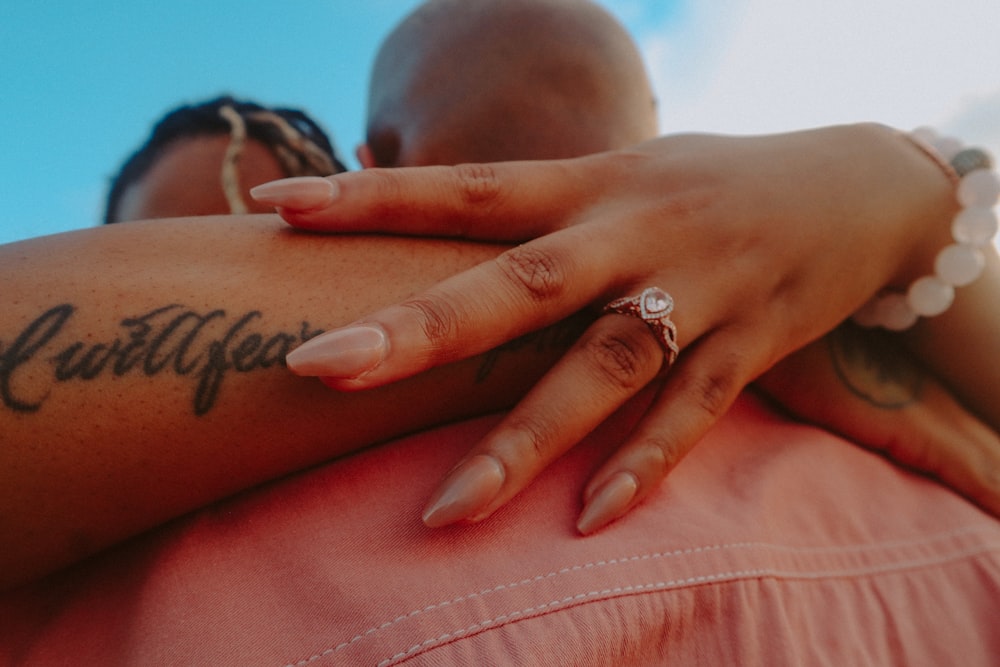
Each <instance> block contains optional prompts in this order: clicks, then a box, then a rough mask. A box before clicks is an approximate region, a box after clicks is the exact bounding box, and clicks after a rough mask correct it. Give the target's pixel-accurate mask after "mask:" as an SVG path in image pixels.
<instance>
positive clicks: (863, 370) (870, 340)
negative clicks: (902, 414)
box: [826, 322, 925, 409]
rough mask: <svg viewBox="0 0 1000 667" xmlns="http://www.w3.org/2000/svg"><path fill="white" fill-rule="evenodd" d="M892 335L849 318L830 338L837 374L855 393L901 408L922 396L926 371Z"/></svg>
mask: <svg viewBox="0 0 1000 667" xmlns="http://www.w3.org/2000/svg"><path fill="white" fill-rule="evenodd" d="M891 336H892V335H891V334H889V333H887V332H884V331H876V330H872V329H863V328H861V327H859V326H857V325H856V324H854V323H852V322H845V323H844V324H841V325H840V326H839V327H837V328H836V329H834V330H833V331H831V332H830V334H829V335H828V336H827V337H826V340H827V344H828V350H829V353H830V360H831V362H832V363H833V367H834V369H835V370H836V372H837V376H838V377H839V378H840V381H841V382H843V383H844V386H846V387H847V389H848V390H850V391H851V393H853V394H854V395H855V396H857V397H859V398H861V399H862V400H864V401H866V402H868V403H870V404H871V405H874V406H876V407H879V408H885V409H899V408H904V407H906V406H907V405H910V404H912V403H914V402H916V401H919V400H920V396H921V392H922V390H923V384H924V378H925V372H924V370H923V368H921V367H920V365H919V364H918V363H917V362H916V360H915V359H914V358H913V357H912V355H910V354H909V353H907V352H906V351H905V350H904V349H902V348H901V347H900V344H899V342H898V340H895V339H893V338H892V337H891Z"/></svg>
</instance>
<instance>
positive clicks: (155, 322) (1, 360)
mask: <svg viewBox="0 0 1000 667" xmlns="http://www.w3.org/2000/svg"><path fill="white" fill-rule="evenodd" d="M75 313H76V309H75V308H74V307H73V306H72V305H70V304H62V305H59V306H55V307H54V308H51V309H49V310H48V311H46V312H44V313H42V314H41V315H39V316H38V318H36V319H35V320H34V321H33V322H31V323H30V324H29V325H28V326H27V327H25V328H24V330H23V331H21V332H20V333H19V334H18V335H17V336H15V337H14V339H13V340H12V341H11V342H10V343H9V344H8V343H7V342H6V341H3V340H0V400H2V401H3V404H4V406H5V407H6V408H8V409H10V410H14V411H17V412H26V413H31V412H37V411H38V410H40V409H41V407H42V405H43V404H44V403H45V401H46V399H47V398H48V397H49V396H50V394H51V386H52V385H54V384H57V383H65V382H73V381H88V380H95V379H97V378H100V377H103V376H117V377H121V376H124V375H128V374H142V375H145V376H147V377H153V376H156V375H160V374H165V373H170V374H174V375H177V376H182V377H190V378H191V379H192V381H193V382H194V394H193V399H192V406H193V409H194V412H195V414H197V415H203V414H205V413H207V412H208V411H209V410H211V409H212V407H213V406H214V405H215V403H216V400H217V399H218V396H219V390H220V388H221V386H222V381H223V379H224V377H225V376H226V375H227V374H228V373H248V372H250V371H254V370H261V369H266V368H271V367H272V366H276V365H284V362H285V355H286V354H288V352H289V351H291V350H292V348H294V347H295V346H297V345H299V344H300V343H302V342H304V341H306V340H308V339H309V338H312V337H313V336H316V335H317V334H319V333H321V332H320V331H319V330H316V329H313V328H312V327H311V326H310V325H309V323H308V322H305V321H303V322H302V324H301V326H300V328H299V330H298V331H296V332H287V331H278V332H274V331H263V330H262V329H263V327H262V326H261V319H262V314H261V313H260V312H259V311H256V310H252V311H249V312H246V313H242V314H240V315H237V316H234V315H230V314H229V313H227V312H226V311H224V310H212V311H208V312H198V311H195V310H192V309H189V308H186V307H184V306H181V305H178V304H172V305H169V306H164V307H162V308H157V309H155V310H151V311H149V312H148V313H145V314H143V315H139V316H136V317H126V318H124V319H123V320H121V322H119V325H118V326H119V329H118V331H117V333H116V334H115V335H114V337H113V338H112V339H111V340H108V341H102V342H96V343H95V342H89V341H88V342H84V341H82V340H74V339H73V337H72V335H71V333H70V330H71V329H72V319H73V316H74V315H75ZM39 365H40V366H41V367H42V369H43V373H44V376H45V377H48V378H51V382H50V383H48V386H47V387H46V388H45V389H44V390H42V391H41V392H39V391H38V390H37V389H36V390H35V393H34V394H33V395H28V393H29V392H27V391H26V390H24V389H23V388H20V387H19V383H18V378H19V376H20V375H21V374H22V373H24V372H25V371H27V370H28V369H32V368H34V369H36V370H37V368H38V367H39Z"/></svg>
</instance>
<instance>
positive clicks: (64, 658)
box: [0, 396, 1000, 667]
mask: <svg viewBox="0 0 1000 667" xmlns="http://www.w3.org/2000/svg"><path fill="white" fill-rule="evenodd" d="M637 407H638V406H636V405H632V406H630V407H629V409H627V410H625V411H624V412H623V414H619V415H616V416H615V417H614V418H613V419H612V420H610V421H609V422H608V423H607V424H605V425H604V426H603V427H602V428H601V429H600V430H599V431H598V432H597V433H595V434H594V435H593V436H592V437H591V438H589V439H588V440H587V442H586V443H584V444H583V445H582V446H580V447H578V448H576V449H575V450H573V451H572V452H571V453H570V454H568V455H567V456H566V457H564V458H563V459H562V460H561V461H559V462H558V463H557V464H556V465H555V466H553V467H552V468H551V469H550V470H549V471H548V472H547V473H546V474H545V475H544V476H543V478H542V479H540V480H539V481H538V483H536V484H535V485H533V486H532V487H531V488H530V489H529V490H528V491H526V492H525V493H524V494H522V495H521V496H520V497H519V498H518V499H517V500H516V502H514V503H513V504H512V505H511V506H510V507H509V508H507V509H505V510H503V511H501V512H500V513H499V514H498V515H496V516H495V517H493V518H492V519H491V520H490V521H488V522H486V523H484V524H481V525H478V526H461V527H454V528H448V529H438V530H429V529H426V528H424V527H423V526H422V524H421V523H420V521H419V510H420V508H421V505H422V503H423V501H424V499H425V498H426V497H427V496H428V494H429V492H430V491H431V489H432V487H433V486H434V485H435V484H436V482H437V481H438V480H439V479H440V478H441V476H442V475H443V474H444V472H445V471H446V470H447V468H448V467H449V466H450V465H451V464H452V463H453V462H454V461H455V460H456V459H457V457H458V456H459V455H460V454H461V453H462V452H463V451H464V450H465V449H466V448H467V447H468V446H469V444H470V443H471V442H473V441H474V440H475V439H476V438H477V437H479V436H480V435H481V434H483V433H484V432H485V431H486V430H487V429H488V428H489V427H490V426H491V425H492V424H493V423H495V419H496V418H495V417H491V418H484V419H478V420H474V421H469V422H465V423H461V424H456V425H453V426H449V427H446V428H442V429H439V430H436V431H431V432H427V433H423V434H420V435H416V436H413V437H409V438H405V439H402V440H400V441H398V442H396V443H393V444H392V445H391V446H385V447H380V448H377V449H373V450H370V451H367V452H364V453H361V454H359V455H357V456H354V457H352V458H350V459H347V460H344V461H341V462H338V463H336V464H333V465H328V466H325V467H322V468H319V469H316V470H314V471H311V472H308V473H305V474H301V475H298V476H295V477H293V478H290V479H288V480H284V481H282V482H279V483H275V484H273V485H271V486H269V487H268V488H264V489H260V490H256V491H254V492H250V493H247V494H245V495H243V496H241V497H239V498H236V499H233V500H231V501H228V502H226V503H222V504H220V505H218V506H216V507H214V508H211V509H208V510H205V511H202V512H199V513H197V514H195V515H194V516H191V517H188V518H186V519H184V520H181V521H179V522H177V523H175V524H173V525H171V526H169V527H166V528H164V529H161V530H158V531H156V532H155V533H153V534H150V535H148V536H145V537H143V538H141V539H139V540H136V541H134V542H132V543H130V544H128V545H126V546H124V547H122V548H119V549H117V550H115V551H112V552H109V553H108V554H105V555H104V556H102V557H99V558H97V559H94V560H92V561H90V562H88V563H85V564H83V565H81V566H79V567H76V568H74V569H72V570H69V571H67V572H65V573H62V574H60V575H57V576H54V577H51V578H49V579H48V580H46V581H43V582H40V583H38V584H36V585H33V586H30V587H27V588H25V589H22V590H19V591H16V592H14V593H10V594H7V595H6V596H4V597H2V598H0V659H2V660H3V662H4V663H5V664H26V665H52V664H88V665H97V664H99V665H126V664H127V665H167V664H172V665H179V664H184V665H265V666H269V667H270V666H273V667H283V666H285V665H315V666H316V667H321V666H324V665H342V664H347V665H383V666H388V665H397V664H406V665H542V664H544V665H626V664H634V665H653V664H666V663H667V662H669V664H672V665H674V664H676V665H701V664H704V665H735V664H743V665H754V664H759V665H893V664H898V665H907V666H912V665H935V666H938V665H945V664H949V665H951V664H954V665H963V666H968V665H987V664H997V663H998V662H1000V635H998V633H997V632H996V630H997V628H998V627H1000V523H998V522H997V521H995V520H994V519H992V518H990V517H988V516H986V515H985V514H984V513H983V512H981V511H979V510H978V509H976V508H975V507H973V506H972V505H970V504H968V503H966V502H965V501H963V500H962V499H960V498H958V497H957V496H955V495H953V494H951V493H950V492H948V491H947V490H945V489H943V488H941V487H939V486H937V485H936V484H934V483H931V482H929V481H926V480H924V479H922V478H919V477H917V476H913V475H910V474H908V473H905V472H903V471H900V470H898V469H896V468H895V467H893V466H892V465H890V464H888V463H887V462H885V461H883V460H882V459H881V458H879V457H878V456H876V455H873V454H871V453H869V452H866V451H864V450H862V449H860V448H857V447H854V446H852V445H849V444H846V443H844V442H843V441H841V440H839V439H838V438H835V437H833V436H831V435H829V434H826V433H824V432H822V431H819V430H816V429H813V428H810V427H806V426H801V425H796V424H790V423H788V422H786V421H784V420H783V419H781V418H779V417H778V416H776V415H775V414H773V413H771V412H770V411H769V410H768V409H767V408H765V407H764V406H763V405H761V404H760V403H758V402H757V401H756V400H755V399H754V398H752V397H749V396H744V397H742V398H741V399H740V400H739V401H738V402H737V404H736V405H735V406H734V408H733V409H732V410H731V411H730V413H729V415H727V416H726V418H724V419H723V420H722V422H721V423H720V424H719V425H718V427H717V428H715V429H714V430H713V431H712V433H711V434H710V435H709V436H708V437H707V438H706V439H705V441H704V442H703V443H702V444H701V445H700V446H699V447H698V448H697V449H696V450H695V451H694V452H693V453H692V454H691V455H690V456H689V457H688V458H687V459H686V460H685V461H684V462H683V463H682V464H681V466H680V468H678V470H677V471H676V472H675V473H674V474H673V475H672V476H671V477H670V479H669V480H668V482H667V483H666V484H665V485H664V487H663V488H662V490H661V491H660V492H658V493H657V494H656V495H655V496H654V497H652V498H651V499H650V500H649V501H647V502H646V503H645V504H644V505H643V506H642V507H641V508H639V509H638V510H637V511H636V512H634V513H633V514H632V515H630V516H629V517H627V518H626V519H624V520H622V521H619V522H618V523H616V524H614V525H613V526H612V527H610V528H609V529H607V530H604V531H602V532H600V533H598V534H597V535H594V536H592V537H589V538H580V537H578V536H577V535H576V534H575V533H574V531H573V529H572V526H573V522H574V520H575V517H576V515H577V513H578V512H579V509H580V501H579V495H580V490H581V488H582V485H583V483H584V481H585V480H586V478H587V476H588V474H589V473H590V472H591V471H592V470H593V469H594V468H595V467H596V466H597V465H598V464H599V462H600V460H601V459H602V458H603V457H604V456H606V455H607V452H608V451H609V448H610V447H611V446H612V444H613V443H614V442H615V441H616V434H618V433H620V432H622V429H624V428H627V427H628V425H629V424H631V423H632V420H633V418H634V416H635V414H634V413H635V410H636V408H637Z"/></svg>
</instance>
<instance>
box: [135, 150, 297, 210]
mask: <svg viewBox="0 0 1000 667" xmlns="http://www.w3.org/2000/svg"><path fill="white" fill-rule="evenodd" d="M228 146H229V136H228V135H222V134H219V135H203V136H198V137H189V138H184V139H180V140H178V141H176V142H173V143H172V144H170V145H169V146H167V148H166V149H165V150H164V151H163V152H162V153H161V154H160V156H159V157H158V159H157V160H156V163H155V164H154V165H153V167H152V168H151V169H150V170H149V172H147V173H146V175H145V176H143V178H142V179H140V180H139V181H137V182H135V183H133V184H132V185H130V186H129V187H128V188H127V189H126V190H125V192H124V194H123V196H122V199H121V203H120V205H119V207H118V217H119V219H120V220H123V221H124V220H143V219H148V218H172V217H180V216H190V215H217V214H227V213H230V208H229V203H228V201H227V200H226V196H225V193H224V192H223V189H222V175H221V174H222V162H223V159H224V157H225V154H226V149H227V148H228ZM237 165H238V174H239V183H240V191H241V194H243V198H244V201H245V202H246V203H247V205H248V206H249V208H250V209H251V212H268V211H270V210H271V209H268V208H265V207H259V208H255V207H254V206H253V205H252V201H251V200H250V198H249V197H248V196H247V191H248V190H249V189H250V188H251V187H253V186H255V185H259V184H260V183H264V182H266V181H270V180H274V179H277V178H283V177H284V176H285V173H284V171H283V170H282V168H281V165H280V164H279V163H278V161H277V159H275V157H274V155H273V154H272V153H271V151H270V150H269V149H268V148H267V147H266V146H264V145H263V144H261V143H260V142H258V141H255V140H252V139H249V140H247V142H246V145H245V146H244V147H243V150H242V151H241V154H240V159H239V161H238V162H237Z"/></svg>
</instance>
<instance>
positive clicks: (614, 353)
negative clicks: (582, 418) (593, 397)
mask: <svg viewBox="0 0 1000 667" xmlns="http://www.w3.org/2000/svg"><path fill="white" fill-rule="evenodd" d="M644 328H645V327H641V328H636V329H632V330H630V331H627V332H621V331H609V332H606V333H602V334H599V335H596V336H594V337H592V338H589V339H587V340H586V341H584V343H583V345H584V349H585V350H586V352H587V353H588V354H587V358H588V359H589V360H590V361H591V363H592V366H593V369H594V371H595V372H596V373H597V375H598V376H599V377H600V378H601V379H602V380H603V381H604V382H605V384H607V385H610V386H612V387H615V388H616V389H619V390H621V391H626V392H631V391H636V390H638V389H640V388H641V387H642V386H644V385H645V384H646V383H647V382H648V381H649V380H650V379H652V378H653V376H655V375H656V372H657V371H658V370H659V368H660V366H661V365H662V364H663V356H662V353H661V352H660V347H659V343H657V342H656V341H655V340H653V339H652V338H651V337H650V335H649V332H647V331H644V330H643V329H644Z"/></svg>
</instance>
